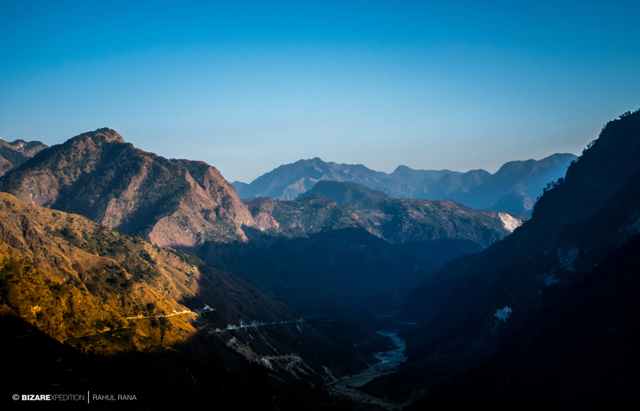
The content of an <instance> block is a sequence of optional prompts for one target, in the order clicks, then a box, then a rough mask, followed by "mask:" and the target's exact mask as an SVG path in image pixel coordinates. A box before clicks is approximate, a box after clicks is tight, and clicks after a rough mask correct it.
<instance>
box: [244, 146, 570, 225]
mask: <svg viewBox="0 0 640 411" xmlns="http://www.w3.org/2000/svg"><path fill="white" fill-rule="evenodd" d="M575 159H576V156H575V155H573V154H554V155H552V156H549V157H546V158H544V159H541V160H527V161H512V162H509V163H506V164H504V165H503V166H502V167H500V169H499V170H498V171H497V172H496V173H494V174H491V173H489V172H487V171H485V170H471V171H468V172H457V171H450V170H414V169H411V168H409V167H407V166H399V167H398V168H396V169H395V170H394V171H393V172H392V173H389V174H387V173H384V172H380V171H374V170H371V169H369V168H367V167H366V166H364V165H361V164H357V165H351V164H337V163H332V162H325V161H322V160H321V159H320V158H317V157H316V158H313V159H309V160H299V161H297V162H295V163H291V164H285V165H282V166H280V167H278V168H276V169H274V170H272V171H270V172H268V173H266V174H264V175H262V176H260V177H258V178H256V179H255V180H254V181H252V182H251V183H250V184H247V183H242V182H234V183H233V184H234V187H235V188H236V190H237V191H238V194H239V195H240V197H241V198H243V199H251V198H257V197H270V198H277V199H283V200H293V199H295V198H297V197H298V196H299V195H300V194H302V193H305V192H307V191H308V190H310V189H311V188H312V187H313V186H314V185H315V184H316V183H317V182H318V181H321V180H333V181H345V182H354V183H359V184H362V185H364V186H367V187H369V188H371V189H374V190H379V191H382V192H384V193H385V194H387V195H389V196H391V197H397V198H416V199H428V200H453V201H456V202H459V203H461V204H464V205H466V206H469V207H472V208H477V209H484V210H494V211H506V212H508V213H511V214H514V215H518V216H528V215H530V213H531V210H532V208H533V204H534V203H535V201H536V199H537V198H538V196H540V194H542V190H543V189H544V187H545V186H546V185H547V184H549V183H550V182H553V181H555V180H557V179H558V178H560V177H562V176H563V175H564V173H565V171H566V169H567V167H568V166H569V164H571V162H572V161H574V160H575Z"/></svg>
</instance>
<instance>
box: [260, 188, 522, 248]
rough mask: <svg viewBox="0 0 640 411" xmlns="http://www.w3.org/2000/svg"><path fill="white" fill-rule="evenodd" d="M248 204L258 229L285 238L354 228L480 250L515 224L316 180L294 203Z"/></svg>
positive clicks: (501, 216)
mask: <svg viewBox="0 0 640 411" xmlns="http://www.w3.org/2000/svg"><path fill="white" fill-rule="evenodd" d="M248 204H249V209H250V211H251V213H252V215H253V217H254V220H255V221H256V226H257V227H258V228H259V229H261V230H263V231H264V232H268V233H273V234H282V235H286V236H288V237H297V236H305V235H309V234H313V233H318V232H321V231H328V230H338V229H344V228H350V227H352V228H353V227H358V228H362V229H364V230H366V231H367V232H368V233H370V234H372V235H374V236H376V237H378V238H381V239H384V240H385V241H387V242H390V243H409V242H419V241H433V240H467V241H471V242H474V243H476V244H478V246H480V247H486V246H488V245H490V244H492V243H493V242H495V241H497V240H499V239H501V238H502V237H504V236H506V235H507V234H509V233H511V232H512V231H513V230H514V229H515V228H517V227H518V226H519V225H520V224H521V221H520V220H518V219H517V218H514V217H513V216H511V215H509V214H507V213H497V212H486V211H476V210H472V209H469V208H467V207H463V206H460V205H458V204H456V203H454V202H451V201H429V200H413V199H397V198H391V197H389V196H387V195H386V194H384V193H382V192H379V191H375V190H372V189H369V188H367V187H365V186H363V185H360V184H356V183H345V182H337V181H319V182H318V183H317V184H316V185H315V186H314V187H313V188H312V189H311V190H309V191H307V192H306V193H304V194H302V195H300V196H299V197H298V199H297V200H295V201H280V200H273V199H269V198H260V199H256V200H253V201H251V202H249V203H248Z"/></svg>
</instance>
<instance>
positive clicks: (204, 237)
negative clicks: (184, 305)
mask: <svg viewBox="0 0 640 411" xmlns="http://www.w3.org/2000/svg"><path fill="white" fill-rule="evenodd" d="M0 190H2V191H6V192H10V193H13V194H14V195H16V196H17V197H18V198H20V199H21V200H23V201H27V202H29V203H31V204H36V205H41V206H46V207H52V208H56V209H59V210H64V211H69V212H75V213H79V214H82V215H85V216H87V217H89V218H91V219H92V220H94V221H96V222H98V223H100V224H102V225H104V226H106V227H109V228H115V229H118V230H121V231H123V232H125V233H129V234H138V235H142V236H145V237H146V238H148V239H149V240H150V241H152V242H153V243H155V244H157V245H159V246H171V247H193V246H196V245H198V244H201V243H202V242H204V241H213V242H228V241H244V240H246V235H245V233H244V230H243V226H252V225H254V221H253V218H252V216H251V213H250V212H249V211H248V209H247V208H246V206H245V205H244V204H243V203H242V202H241V201H240V199H239V198H238V196H237V194H236V192H235V190H234V189H233V187H232V186H231V185H230V184H229V183H227V181H226V180H225V179H224V178H223V177H222V175H221V174H220V172H219V171H218V170H217V169H216V168H215V167H212V166H209V165H208V164H206V163H203V162H196V161H187V160H173V159H166V158H163V157H160V156H157V155H155V154H152V153H148V152H145V151H142V150H140V149H138V148H135V147H134V146H133V145H131V144H128V143H125V142H124V140H123V138H122V136H120V135H119V134H118V133H117V132H116V131H114V130H111V129H107V128H103V129H98V130H96V131H93V132H88V133H84V134H81V135H79V136H76V137H74V138H72V139H70V140H69V141H67V142H65V143H64V144H60V145H56V146H53V147H50V148H49V149H47V150H45V151H44V152H42V153H41V155H40V156H38V158H37V159H34V161H31V162H29V163H28V164H24V165H23V166H22V167H19V168H18V169H14V170H12V171H11V172H9V173H8V174H6V175H5V176H3V178H2V179H1V180H0Z"/></svg>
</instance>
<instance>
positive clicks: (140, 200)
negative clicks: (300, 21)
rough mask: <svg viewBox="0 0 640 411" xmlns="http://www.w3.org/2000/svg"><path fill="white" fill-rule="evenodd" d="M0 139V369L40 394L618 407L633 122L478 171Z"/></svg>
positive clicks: (380, 405)
mask: <svg viewBox="0 0 640 411" xmlns="http://www.w3.org/2000/svg"><path fill="white" fill-rule="evenodd" d="M0 144H4V145H0V148H2V150H3V151H1V152H0V154H2V157H0V161H1V160H2V159H8V160H7V162H6V164H9V165H8V166H7V168H6V170H7V171H6V172H5V173H4V174H3V175H2V176H1V177H0V326H1V327H2V329H3V330H5V331H6V332H5V334H6V335H7V336H8V338H5V339H4V340H3V341H2V342H1V344H2V345H1V346H0V347H3V349H2V350H0V355H1V357H0V359H2V360H3V361H5V362H6V363H8V364H10V366H11V368H15V369H16V373H15V374H16V376H15V378H14V381H13V382H12V385H11V387H12V389H14V390H15V392H22V391H24V390H28V389H30V388H29V387H30V385H29V384H30V383H31V381H32V377H31V376H30V375H29V373H28V372H27V371H24V370H22V367H21V366H20V361H21V358H22V357H27V354H28V352H27V350H33V351H35V352H37V354H36V355H34V356H33V359H30V360H25V361H27V363H29V364H30V366H32V367H36V366H39V365H38V364H41V365H40V367H41V370H42V373H41V375H39V376H38V377H37V378H35V379H33V380H34V381H37V384H38V389H42V390H44V391H48V390H49V391H50V390H57V389H60V387H63V388H65V389H72V388H74V389H75V387H82V390H86V389H93V388H92V387H95V386H96V385H103V386H109V387H118V389H126V386H125V385H120V384H119V383H122V384H125V383H126V384H131V385H132V386H137V387H142V388H140V389H141V390H142V392H145V393H147V394H150V393H154V392H158V390H162V391H166V392H169V391H171V390H175V389H177V390H178V391H177V392H175V393H174V394H177V396H176V397H174V396H168V398H171V400H172V401H173V400H174V399H175V401H176V404H181V399H180V394H181V393H183V392H186V393H190V394H193V395H194V398H196V397H197V398H203V397H204V396H206V395H207V393H210V392H211V393H214V394H215V395H217V396H219V397H220V398H221V400H220V401H221V403H220V404H223V405H224V406H231V407H235V406H238V405H239V404H242V405H243V406H247V407H254V408H260V409H272V410H297V409H357V410H369V409H371V410H380V409H400V408H404V409H408V410H414V409H415V410H419V409H425V408H428V407H432V406H437V405H439V404H441V403H450V402H452V401H453V402H455V401H457V400H460V399H469V400H475V401H496V400H520V399H522V398H528V397H531V396H535V398H537V399H540V400H547V401H559V400H570V401H575V402H581V400H584V399H585V398H595V399H600V400H608V399H610V398H612V397H616V398H618V397H619V398H625V399H631V398H632V393H633V392H634V391H633V388H634V386H635V382H636V380H637V379H636V378H635V374H634V373H635V367H636V365H637V364H638V363H640V356H638V355H637V354H636V353H635V346H636V345H637V343H638V342H640V338H638V333H637V330H636V328H637V327H634V326H633V324H634V322H633V321H634V319H633V314H634V313H635V312H636V311H637V308H638V307H637V305H638V304H637V298H635V294H637V293H636V290H637V288H638V286H639V285H640V284H638V281H637V279H636V277H637V275H636V274H637V270H638V268H639V267H640V259H639V257H638V256H639V255H640V250H638V246H639V245H640V211H639V210H640V186H639V185H638V184H637V182H638V181H639V179H640V163H639V162H638V161H637V159H638V158H639V156H640V111H638V112H634V113H627V114H625V115H623V116H621V117H620V118H618V119H616V120H614V121H611V122H609V123H608V124H607V125H606V126H605V127H604V129H603V130H602V132H601V134H600V136H599V138H598V139H597V140H595V141H594V142H592V143H591V144H590V145H589V146H588V147H587V148H586V149H585V151H584V152H583V154H582V155H581V156H580V157H579V158H578V159H577V160H576V159H575V157H574V156H572V155H553V156H550V157H548V158H545V159H543V160H539V161H535V160H529V161H523V162H510V163H507V164H505V165H504V166H502V167H501V168H500V169H499V170H498V171H497V172H496V173H494V174H491V173H488V172H485V171H482V170H476V171H470V172H467V173H458V172H451V171H425V170H413V169H410V168H408V167H402V166H401V167H398V168H397V169H396V170H395V171H394V172H393V173H390V174H386V173H380V172H376V171H372V170H369V169H368V168H366V167H364V166H361V165H360V166H351V165H341V164H335V163H325V162H323V161H322V160H320V159H317V158H316V159H312V160H301V161H299V162H297V163H294V164H291V165H285V166H281V167H279V168H277V169H276V170H274V171H272V172H271V173H268V174H266V175H265V176H262V177H260V178H258V179H256V181H254V182H253V183H251V184H249V185H246V184H234V185H231V184H229V183H228V182H227V181H226V180H225V179H224V178H223V176H222V175H221V174H220V172H219V171H218V170H217V169H216V168H215V167H213V166H210V165H208V164H206V163H204V162H197V161H191V160H177V159H166V158H163V157H160V156H157V155H155V154H152V153H148V152H145V151H143V150H140V149H138V148H136V147H134V146H133V145H132V144H129V143H126V142H125V141H124V139H123V138H122V136H120V135H119V134H118V133H117V132H116V131H114V130H111V129H108V128H102V129H98V130H95V131H93V132H88V133H83V134H81V135H78V136H76V137H73V138H71V139H70V140H68V141H66V142H65V143H62V144H58V145H54V146H51V147H46V146H44V145H42V144H40V143H26V142H22V141H16V142H14V143H5V142H4V141H0ZM7 147H9V148H10V149H9V148H7ZM9 152H11V153H14V152H15V153H18V154H6V153H9ZM565 170H566V174H565ZM550 183H551V184H550ZM236 190H238V192H239V193H240V195H241V196H242V197H243V198H245V201H244V202H243V201H242V200H241V199H240V196H239V195H238V194H237V193H236ZM253 194H258V196H254V195H253ZM538 196H540V198H539V199H538V201H537V202H536V198H538ZM505 210H509V211H510V212H508V211H505ZM405 342H406V343H405ZM11 353H14V354H15V355H11ZM390 356H395V357H393V358H392V359H390V358H391V357H390ZM385 361H386V362H387V363H388V362H389V361H391V362H392V363H393V364H394V365H393V366H392V367H391V368H385ZM393 361H395V362H393ZM376 367H378V368H376ZM71 368H72V369H73V370H74V372H67V371H66V370H67V369H71ZM371 370H373V371H371ZM367 373H369V374H367ZM362 375H364V377H363V376H362ZM140 380H142V382H141V381H140ZM25 387H26V388H25ZM122 387H125V388H122ZM25 392H26V391H25ZM247 392H249V393H251V394H252V395H247ZM240 397H246V398H240ZM187 402H190V401H188V400H187ZM151 403H155V404H156V405H157V406H162V405H166V404H163V403H162V401H158V400H155V402H154V400H151ZM220 404H219V405H220Z"/></svg>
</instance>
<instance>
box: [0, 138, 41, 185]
mask: <svg viewBox="0 0 640 411" xmlns="http://www.w3.org/2000/svg"><path fill="white" fill-rule="evenodd" d="M45 148H47V146H46V145H45V144H43V143H41V142H39V141H24V140H15V141H11V142H10V141H5V140H3V139H1V138H0V176H2V175H3V174H5V173H6V172H7V171H9V170H11V169H12V168H14V167H17V166H19V165H20V164H22V163H24V162H25V161H27V160H28V159H30V158H31V157H33V156H35V155H36V154H38V153H39V152H40V151H42V150H44V149H45Z"/></svg>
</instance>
